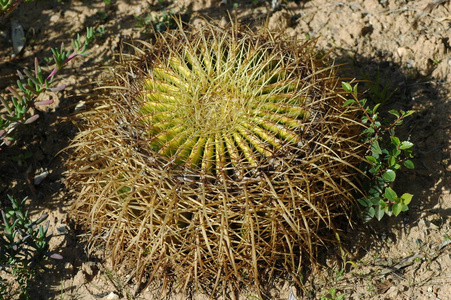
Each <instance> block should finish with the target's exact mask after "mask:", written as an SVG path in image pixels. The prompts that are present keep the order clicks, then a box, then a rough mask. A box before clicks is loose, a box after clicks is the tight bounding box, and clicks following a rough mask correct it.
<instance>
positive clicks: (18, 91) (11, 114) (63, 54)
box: [0, 28, 94, 146]
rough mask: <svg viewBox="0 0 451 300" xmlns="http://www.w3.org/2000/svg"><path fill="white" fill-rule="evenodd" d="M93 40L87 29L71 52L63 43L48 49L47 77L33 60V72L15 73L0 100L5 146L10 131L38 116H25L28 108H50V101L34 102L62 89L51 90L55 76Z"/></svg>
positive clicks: (0, 137)
mask: <svg viewBox="0 0 451 300" xmlns="http://www.w3.org/2000/svg"><path fill="white" fill-rule="evenodd" d="M93 38H94V31H93V29H92V28H87V30H86V37H85V39H84V41H83V42H82V40H81V38H80V35H78V36H77V39H76V40H73V41H72V48H73V49H72V50H66V49H65V48H64V44H61V47H60V48H59V49H58V48H55V49H51V50H52V53H53V61H54V62H55V67H54V69H53V70H52V72H51V73H50V74H49V75H48V76H46V77H45V76H44V75H43V72H42V69H41V67H40V66H39V61H38V59H37V58H35V60H34V70H33V71H30V70H27V69H25V70H23V72H20V71H18V72H17V73H18V75H19V80H17V87H16V88H14V87H9V88H7V90H8V91H9V92H10V94H11V97H10V98H9V100H8V98H6V99H3V98H2V97H0V111H4V113H3V114H2V115H1V117H0V140H2V143H1V144H0V146H1V145H3V144H6V145H9V144H10V142H11V141H13V140H14V136H13V135H12V132H13V131H14V130H15V129H16V128H17V127H18V126H19V125H22V124H30V123H32V122H34V121H36V120H37V119H38V118H39V114H37V113H35V114H34V115H31V116H30V114H29V112H30V110H31V108H34V107H35V106H39V105H50V104H52V103H53V100H46V101H37V99H38V97H39V95H40V94H42V93H43V92H44V91H46V90H50V91H52V92H57V91H61V90H63V89H64V88H65V87H66V85H65V84H62V85H60V86H58V87H52V85H53V80H54V78H55V75H56V73H58V71H60V70H61V69H62V68H63V67H64V65H66V64H67V63H68V62H70V61H71V60H72V59H74V58H75V57H77V56H85V55H86V54H87V53H86V50H87V47H88V45H89V43H90V42H91V40H92V39H93Z"/></svg>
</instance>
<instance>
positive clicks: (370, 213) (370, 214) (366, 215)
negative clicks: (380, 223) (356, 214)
mask: <svg viewBox="0 0 451 300" xmlns="http://www.w3.org/2000/svg"><path fill="white" fill-rule="evenodd" d="M375 212H376V211H375V210H374V208H373V207H369V208H367V209H365V211H364V212H363V222H365V223H366V222H368V221H370V220H371V219H372V218H374V214H375Z"/></svg>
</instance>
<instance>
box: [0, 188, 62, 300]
mask: <svg viewBox="0 0 451 300" xmlns="http://www.w3.org/2000/svg"><path fill="white" fill-rule="evenodd" d="M8 198H9V200H10V202H11V204H12V207H10V208H5V209H3V210H2V211H1V215H2V221H3V223H2V224H0V232H1V235H0V268H1V269H3V270H5V271H7V272H10V273H11V274H12V275H13V276H14V277H15V278H16V281H17V283H19V285H20V287H21V293H22V297H24V298H25V299H28V283H29V281H30V280H31V279H32V278H33V276H34V275H35V274H36V272H37V271H38V270H39V269H40V268H44V265H43V262H44V260H45V259H46V258H47V257H50V258H54V259H61V258H62V257H61V255H59V254H52V253H50V252H49V251H48V250H49V241H50V239H51V237H52V234H48V228H49V223H48V222H47V223H46V225H45V226H43V225H41V223H42V222H44V220H45V219H46V218H47V217H48V215H46V214H43V215H42V216H41V217H40V218H39V219H37V220H31V219H30V217H29V215H28V211H25V210H24V205H25V201H26V200H27V198H24V199H23V200H22V201H21V202H18V201H17V200H15V199H14V198H13V197H10V196H8ZM0 282H1V284H0V296H1V297H4V296H6V295H10V294H11V293H12V291H11V290H10V287H8V286H7V285H6V284H5V282H6V281H5V280H4V279H3V278H1V277H0Z"/></svg>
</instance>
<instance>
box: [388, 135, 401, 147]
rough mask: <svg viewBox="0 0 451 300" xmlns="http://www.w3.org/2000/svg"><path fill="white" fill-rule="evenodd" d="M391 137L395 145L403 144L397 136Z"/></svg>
mask: <svg viewBox="0 0 451 300" xmlns="http://www.w3.org/2000/svg"><path fill="white" fill-rule="evenodd" d="M390 139H391V142H392V144H393V145H395V146H399V145H401V141H400V140H399V138H397V137H396V136H391V137H390Z"/></svg>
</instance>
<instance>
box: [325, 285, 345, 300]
mask: <svg viewBox="0 0 451 300" xmlns="http://www.w3.org/2000/svg"><path fill="white" fill-rule="evenodd" d="M320 299H321V300H344V299H345V295H344V294H342V293H340V292H337V290H336V289H334V288H330V289H329V294H328V295H324V296H321V298H320Z"/></svg>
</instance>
